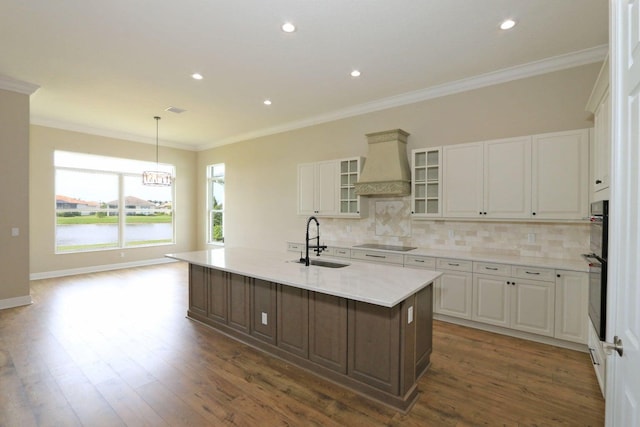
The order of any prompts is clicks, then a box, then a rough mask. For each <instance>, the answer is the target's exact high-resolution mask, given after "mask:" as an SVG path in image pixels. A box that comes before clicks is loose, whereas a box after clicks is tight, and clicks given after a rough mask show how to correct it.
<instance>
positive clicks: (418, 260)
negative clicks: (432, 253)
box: [413, 259, 424, 262]
mask: <svg viewBox="0 0 640 427" xmlns="http://www.w3.org/2000/svg"><path fill="white" fill-rule="evenodd" d="M413 261H414V262H424V260H423V259H414V260H413Z"/></svg>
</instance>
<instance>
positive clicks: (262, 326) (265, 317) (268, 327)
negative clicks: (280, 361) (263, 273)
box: [251, 279, 276, 344]
mask: <svg viewBox="0 0 640 427" xmlns="http://www.w3.org/2000/svg"><path fill="white" fill-rule="evenodd" d="M251 289H252V291H251V335H253V336H254V337H256V338H258V339H260V340H262V341H265V342H267V343H269V344H275V343H276V284H275V283H271V282H267V281H265V280H260V279H255V281H254V284H253V286H251Z"/></svg>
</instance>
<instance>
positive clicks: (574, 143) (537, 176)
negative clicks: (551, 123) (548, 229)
mask: <svg viewBox="0 0 640 427" xmlns="http://www.w3.org/2000/svg"><path fill="white" fill-rule="evenodd" d="M532 148H533V149H532V168H533V171H532V175H533V179H532V196H533V200H532V206H531V209H532V216H533V217H535V218H539V219H584V218H586V217H587V216H588V208H589V184H588V183H589V131H588V130H587V129H582V130H576V131H568V132H555V133H547V134H542V135H534V136H533V142H532Z"/></svg>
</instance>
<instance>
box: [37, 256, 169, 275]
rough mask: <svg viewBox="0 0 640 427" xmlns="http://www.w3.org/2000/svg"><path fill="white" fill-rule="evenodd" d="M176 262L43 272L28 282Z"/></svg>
mask: <svg viewBox="0 0 640 427" xmlns="http://www.w3.org/2000/svg"><path fill="white" fill-rule="evenodd" d="M170 262H178V261H177V260H175V259H170V258H154V259H145V260H142V261H132V262H121V263H118V264H104V265H91V266H88V267H80V268H70V269H67V270H55V271H45V272H42V273H31V274H30V275H29V279H30V280H40V279H51V278H54V277H64V276H75V275H77V274H89V273H99V272H101V271H111V270H121V269H123V268H134V267H145V266H148V265H156V264H167V263H170Z"/></svg>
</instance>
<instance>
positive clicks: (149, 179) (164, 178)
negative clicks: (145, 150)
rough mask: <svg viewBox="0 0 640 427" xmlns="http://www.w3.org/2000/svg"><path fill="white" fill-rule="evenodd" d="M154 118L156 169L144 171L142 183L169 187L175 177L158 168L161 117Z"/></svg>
mask: <svg viewBox="0 0 640 427" xmlns="http://www.w3.org/2000/svg"><path fill="white" fill-rule="evenodd" d="M153 118H154V119H156V170H154V171H144V172H142V184H143V185H150V186H153V187H169V186H171V183H172V181H173V177H172V176H171V174H170V173H169V172H163V171H160V170H158V169H160V168H159V166H158V165H159V163H158V122H159V120H160V117H159V116H154V117H153Z"/></svg>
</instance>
